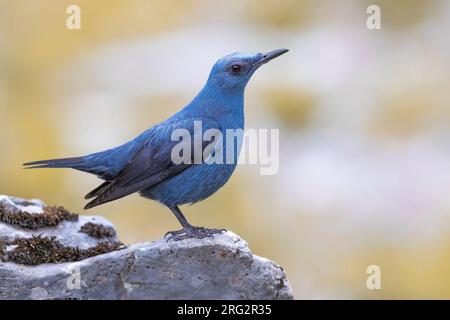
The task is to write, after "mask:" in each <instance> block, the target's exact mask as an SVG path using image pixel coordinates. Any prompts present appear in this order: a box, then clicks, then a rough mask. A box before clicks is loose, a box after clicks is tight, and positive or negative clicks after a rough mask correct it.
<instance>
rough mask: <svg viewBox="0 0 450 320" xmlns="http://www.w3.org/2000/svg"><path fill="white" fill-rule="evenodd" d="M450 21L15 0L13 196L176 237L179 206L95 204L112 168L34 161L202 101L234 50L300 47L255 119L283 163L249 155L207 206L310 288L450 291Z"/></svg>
mask: <svg viewBox="0 0 450 320" xmlns="http://www.w3.org/2000/svg"><path fill="white" fill-rule="evenodd" d="M70 4H77V5H79V6H80V8H81V27H82V28H81V30H68V29H67V28H66V19H67V17H68V14H66V8H67V7H68V6H69V5H70ZM369 4H378V5H379V6H380V7H381V14H382V29H381V30H376V31H370V30H368V29H367V28H366V18H367V14H366V8H367V6H368V5H369ZM449 33H450V2H449V1H446V0H441V1H407V0H396V1H388V0H385V1H375V0H374V1H323V0H321V1H312V0H310V1H306V0H305V1H299V0H285V1H276V0H258V1H257V0H245V1H242V0H240V1H238V0H231V1H208V0H202V1H195V0H191V1H173V0H158V1H149V0H131V1H125V0H120V1H119V0H108V1H98V0H96V1H92V0H89V1H88V0H78V1H65V0H59V1H54V0H39V1H25V0H21V1H7V0H0V128H1V130H2V134H1V135H0V150H1V156H0V194H10V195H14V196H19V197H25V198H40V199H42V200H44V201H45V202H46V203H48V204H60V205H64V206H65V207H67V208H69V209H71V210H73V211H75V212H79V213H88V214H100V215H104V216H105V217H107V218H108V219H110V220H111V221H112V222H113V223H114V224H115V225H116V227H117V229H118V230H119V235H120V238H121V239H122V240H123V241H124V242H126V243H132V242H137V241H146V240H154V239H158V238H160V237H161V236H162V235H163V234H164V233H165V232H166V231H168V230H174V229H177V228H178V227H179V226H178V222H177V221H176V219H175V218H174V217H173V216H172V214H171V213H170V211H169V210H168V209H166V208H164V207H162V206H161V205H159V204H157V203H155V202H151V201H148V200H145V199H142V198H140V197H138V196H137V195H135V196H130V197H128V198H125V199H123V200H121V201H117V202H113V203H110V204H107V205H104V206H101V207H98V208H95V209H93V210H91V211H89V212H83V210H82V208H83V206H84V201H83V196H84V194H85V193H87V192H88V191H89V190H90V189H92V188H94V187H95V186H97V184H98V183H99V181H98V180H97V179H96V178H95V177H93V176H90V175H88V174H83V173H79V172H76V171H71V170H36V171H25V170H22V169H21V163H23V162H25V161H31V160H39V159H45V158H53V157H64V156H75V155H82V154H88V153H91V152H94V151H99V150H103V149H106V148H109V147H112V146H115V145H117V144H120V143H123V142H125V141H127V140H128V139H130V138H132V137H134V136H135V135H137V134H138V133H140V132H141V131H143V130H144V129H146V128H147V127H149V126H151V125H153V124H155V123H157V122H159V121H161V120H163V119H164V118H165V117H167V116H169V115H171V114H172V113H174V112H176V111H177V110H178V109H179V108H181V107H182V106H183V105H184V104H185V103H187V102H189V100H190V99H191V98H192V97H193V96H194V95H195V94H196V92H197V91H198V90H199V89H200V88H201V86H202V85H203V83H204V82H205V80H206V77H207V75H208V73H209V70H210V67H211V66H212V64H213V63H214V62H215V61H216V60H217V58H219V57H221V56H223V55H225V54H228V53H231V52H234V51H254V52H261V51H268V50H271V49H276V48H284V47H286V48H289V49H290V50H291V51H290V53H289V54H287V55H284V56H283V57H281V58H279V59H277V60H276V61H274V62H273V63H270V64H268V65H266V66H264V67H263V68H261V69H260V70H259V71H258V72H257V73H256V74H255V76H254V78H253V79H252V81H251V83H250V84H249V86H248V87H247V94H246V119H247V120H246V122H247V123H246V126H247V127H251V128H279V129H280V151H281V154H280V171H279V173H278V174H277V175H274V176H261V175H259V168H258V167H257V166H254V165H242V166H240V167H238V169H237V171H236V172H235V174H234V176H233V178H232V179H231V181H230V182H229V183H228V184H227V185H226V186H225V187H224V188H223V189H222V190H221V191H220V192H218V193H217V194H215V195H214V196H213V197H211V198H209V199H207V200H205V201H203V202H201V203H199V204H196V205H195V206H192V207H186V208H184V211H185V213H186V214H187V215H188V217H189V218H190V221H191V222H192V223H194V224H197V225H204V226H209V227H223V228H227V229H230V230H232V231H234V232H236V233H238V234H240V235H241V236H242V237H243V238H245V239H246V240H247V241H248V242H249V244H250V246H251V248H252V249H253V251H254V252H255V253H256V254H258V255H262V256H265V257H268V258H270V259H273V260H275V261H277V262H278V263H280V264H281V265H282V266H283V267H284V268H285V270H286V273H287V276H288V279H289V280H290V282H291V285H292V287H293V289H294V293H295V296H296V298H299V299H305V298H306V299H320V298H368V299H377V298H447V299H448V298H450V277H449V271H450V234H449V230H450V197H449V192H450V170H449V165H450V139H449V137H450V135H449V134H450V72H449V71H450V41H449ZM373 264H375V265H379V266H380V268H381V272H382V279H381V283H382V288H381V290H372V291H371V290H368V289H367V287H366V278H367V276H368V275H367V274H366V268H367V267H368V266H369V265H373Z"/></svg>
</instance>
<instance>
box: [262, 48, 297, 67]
mask: <svg viewBox="0 0 450 320" xmlns="http://www.w3.org/2000/svg"><path fill="white" fill-rule="evenodd" d="M288 51H289V50H288V49H277V50H273V51H270V52H267V53H264V54H263V55H262V56H261V59H259V60H258V61H256V62H255V63H254V66H255V67H260V66H262V65H263V64H265V63H267V62H269V61H270V60H272V59H275V58H276V57H279V56H281V55H282V54H284V53H286V52H288Z"/></svg>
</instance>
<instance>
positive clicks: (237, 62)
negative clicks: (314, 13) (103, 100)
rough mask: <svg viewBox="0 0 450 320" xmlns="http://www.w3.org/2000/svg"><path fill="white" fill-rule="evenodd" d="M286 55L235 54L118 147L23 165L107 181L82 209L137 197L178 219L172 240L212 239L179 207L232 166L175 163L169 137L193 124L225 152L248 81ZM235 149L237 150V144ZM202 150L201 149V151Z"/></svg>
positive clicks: (208, 190)
mask: <svg viewBox="0 0 450 320" xmlns="http://www.w3.org/2000/svg"><path fill="white" fill-rule="evenodd" d="M285 52H287V50H286V49H280V50H275V51H272V52H269V53H266V54H261V53H257V54H249V53H234V54H231V55H228V56H225V57H223V58H222V59H220V60H219V61H217V62H216V63H215V65H214V66H213V68H212V70H211V73H210V75H209V78H208V81H207V82H206V84H205V86H204V87H203V89H202V90H201V91H200V93H199V94H198V95H197V96H196V97H195V98H194V99H193V100H192V101H191V102H190V103H189V104H188V105H186V106H185V107H184V108H183V109H181V110H180V111H179V112H177V113H175V114H174V115H173V116H171V117H170V118H168V119H166V120H165V121H163V122H161V123H159V124H157V125H155V126H153V127H151V128H150V129H148V130H146V131H145V132H143V133H142V134H140V135H139V136H138V137H136V138H135V139H133V140H131V141H129V142H127V143H125V144H123V145H121V146H118V147H116V148H113V149H109V150H106V151H102V152H98V153H94V154H90V155H87V156H83V157H76V158H65V159H54V160H43V161H36V162H30V163H26V164H25V165H26V166H27V168H73V169H76V170H80V171H85V172H89V173H92V174H95V175H97V176H98V177H99V178H101V179H103V180H105V182H104V183H103V184H102V185H100V186H99V187H98V188H96V189H94V190H92V191H91V192H90V193H89V194H87V195H86V198H88V199H91V198H93V200H91V202H89V203H88V204H87V205H86V207H85V208H86V209H88V208H92V207H94V206H97V205H100V204H103V203H106V202H109V201H113V200H116V199H119V198H122V197H124V196H127V195H129V194H131V193H135V192H139V193H140V194H141V195H142V196H143V197H146V198H149V199H153V200H156V201H159V202H160V203H162V204H164V205H166V206H167V207H169V208H170V209H171V210H172V212H173V213H174V214H175V215H176V217H177V218H178V219H179V221H180V223H181V224H182V225H183V230H180V231H176V232H172V233H171V235H172V237H173V238H175V239H184V238H186V237H199V238H201V237H205V236H210V235H211V234H213V233H214V232H218V231H220V230H214V229H205V228H201V227H194V226H192V225H190V224H189V223H188V222H187V220H186V219H185V217H184V216H183V215H182V213H181V211H180V210H179V209H178V206H179V205H182V204H185V203H195V202H198V201H201V200H203V199H205V198H207V197H209V196H210V195H212V194H213V193H214V192H216V191H217V190H218V189H219V188H221V187H222V186H223V185H224V184H225V183H226V182H227V181H228V179H229V178H230V176H231V174H232V173H233V171H234V169H235V167H236V161H234V163H231V164H226V163H224V164H207V163H201V164H195V163H194V164H193V163H181V164H180V163H178V164H177V163H174V161H172V160H173V159H172V150H173V148H174V146H175V145H176V144H177V143H178V141H172V138H171V137H172V133H173V132H174V130H176V129H185V130H187V132H189V133H190V134H191V136H193V135H194V131H195V123H200V122H201V125H202V129H203V132H204V131H206V130H207V129H216V130H218V131H220V132H221V133H222V134H223V139H224V143H223V148H225V146H226V143H225V141H226V139H227V138H226V134H225V130H227V129H243V128H244V90H245V87H246V85H247V83H248V81H249V80H250V78H251V76H252V75H253V73H254V72H255V71H256V69H257V68H258V67H259V66H261V65H262V64H264V63H266V62H268V61H269V60H271V59H273V58H275V57H278V56H279V55H281V54H283V53H285ZM233 139H235V138H233ZM235 144H236V145H238V143H237V142H236V141H235ZM205 147H206V144H203V145H202V150H204V148H205ZM194 148H195V147H193V149H194ZM202 150H201V151H202ZM234 150H235V153H234V155H233V157H234V159H235V160H237V157H238V154H239V150H238V148H237V147H236V148H235V149H234ZM223 153H224V154H225V153H226V151H225V150H223Z"/></svg>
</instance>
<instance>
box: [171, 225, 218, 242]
mask: <svg viewBox="0 0 450 320" xmlns="http://www.w3.org/2000/svg"><path fill="white" fill-rule="evenodd" d="M226 231H227V230H225V229H207V228H204V227H192V228H190V229H182V230H177V231H169V232H167V233H166V234H165V235H164V237H167V241H169V240H174V241H181V240H184V239H189V238H195V239H203V238H213V237H214V234H216V233H222V232H226Z"/></svg>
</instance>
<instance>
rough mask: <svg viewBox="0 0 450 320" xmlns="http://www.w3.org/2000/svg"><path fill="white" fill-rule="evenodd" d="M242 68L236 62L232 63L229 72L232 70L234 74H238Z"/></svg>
mask: <svg viewBox="0 0 450 320" xmlns="http://www.w3.org/2000/svg"><path fill="white" fill-rule="evenodd" d="M241 70H242V67H241V66H240V65H238V64H233V65H232V66H231V72H233V73H234V74H239V73H240V72H241Z"/></svg>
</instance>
